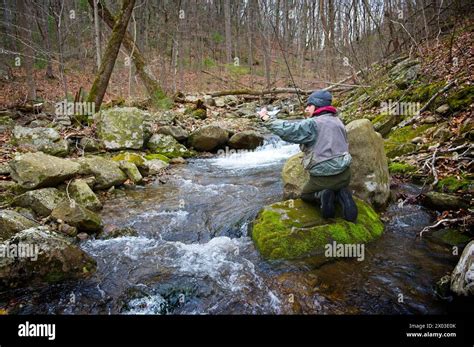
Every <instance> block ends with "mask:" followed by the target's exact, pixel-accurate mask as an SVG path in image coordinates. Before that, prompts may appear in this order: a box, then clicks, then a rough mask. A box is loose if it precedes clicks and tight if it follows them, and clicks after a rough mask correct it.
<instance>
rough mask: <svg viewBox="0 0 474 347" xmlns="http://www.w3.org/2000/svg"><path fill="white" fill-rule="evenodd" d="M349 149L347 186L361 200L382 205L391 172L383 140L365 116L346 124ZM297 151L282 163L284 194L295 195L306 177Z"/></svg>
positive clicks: (385, 198) (386, 195)
mask: <svg viewBox="0 0 474 347" xmlns="http://www.w3.org/2000/svg"><path fill="white" fill-rule="evenodd" d="M346 129H347V134H348V139H349V151H350V153H351V155H352V164H351V173H352V178H351V184H350V188H351V189H352V190H353V191H354V193H355V195H357V196H358V197H359V198H361V199H362V200H364V201H366V202H368V203H370V204H373V205H375V206H384V205H385V204H386V203H387V201H388V199H389V198H390V184H389V182H390V175H389V172H388V163H387V157H386V156H385V152H384V147H383V139H382V137H381V136H380V134H378V133H376V132H375V131H374V129H373V127H372V124H371V123H370V121H369V120H367V119H360V120H356V121H353V122H351V123H349V124H348V125H347V127H346ZM302 157H303V153H298V154H296V155H294V156H292V157H290V159H288V161H287V162H286V163H285V165H284V167H283V171H282V178H283V183H284V197H285V198H296V197H299V196H300V194H301V190H302V188H303V186H304V184H305V183H306V181H307V180H308V179H309V174H308V172H307V171H306V170H304V168H303V165H302V163H301V159H302Z"/></svg>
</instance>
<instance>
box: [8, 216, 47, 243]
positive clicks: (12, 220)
mask: <svg viewBox="0 0 474 347" xmlns="http://www.w3.org/2000/svg"><path fill="white" fill-rule="evenodd" d="M36 226H39V224H38V223H37V222H36V221H34V220H31V219H28V218H26V217H25V216H23V215H21V214H20V213H18V212H16V211H12V210H0V241H4V240H6V239H8V238H10V237H12V236H13V235H15V234H16V233H18V232H20V231H22V230H25V229H29V228H33V227H36Z"/></svg>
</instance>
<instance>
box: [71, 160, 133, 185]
mask: <svg viewBox="0 0 474 347" xmlns="http://www.w3.org/2000/svg"><path fill="white" fill-rule="evenodd" d="M77 162H78V163H79V164H80V167H81V170H80V172H81V174H85V175H94V177H95V178H96V182H95V185H94V189H98V190H100V189H107V188H110V187H112V186H116V185H121V184H122V183H123V182H125V181H126V180H127V175H125V173H124V172H123V171H122V170H120V167H119V164H118V163H117V162H115V161H113V160H109V159H105V158H102V157H98V156H91V157H83V158H79V159H78V160H77Z"/></svg>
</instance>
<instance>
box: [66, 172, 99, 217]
mask: <svg viewBox="0 0 474 347" xmlns="http://www.w3.org/2000/svg"><path fill="white" fill-rule="evenodd" d="M69 194H70V195H71V198H73V199H74V200H75V201H76V202H77V203H79V204H81V205H83V206H84V207H85V208H87V209H89V210H91V211H98V210H100V209H101V208H102V203H101V202H100V200H99V198H98V197H97V195H95V194H94V192H93V191H92V189H91V187H90V186H89V185H88V184H87V181H86V180H84V179H75V180H74V181H72V182H71V184H70V185H69Z"/></svg>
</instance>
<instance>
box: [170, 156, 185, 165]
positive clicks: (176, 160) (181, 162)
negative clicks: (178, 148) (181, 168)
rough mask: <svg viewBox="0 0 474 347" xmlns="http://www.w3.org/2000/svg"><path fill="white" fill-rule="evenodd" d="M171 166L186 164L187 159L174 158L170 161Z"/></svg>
mask: <svg viewBox="0 0 474 347" xmlns="http://www.w3.org/2000/svg"><path fill="white" fill-rule="evenodd" d="M170 164H178V165H181V164H186V159H184V158H181V157H178V158H173V159H171V160H170Z"/></svg>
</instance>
